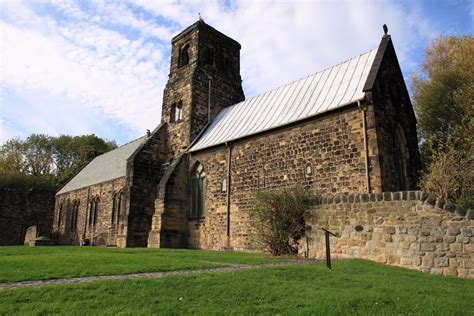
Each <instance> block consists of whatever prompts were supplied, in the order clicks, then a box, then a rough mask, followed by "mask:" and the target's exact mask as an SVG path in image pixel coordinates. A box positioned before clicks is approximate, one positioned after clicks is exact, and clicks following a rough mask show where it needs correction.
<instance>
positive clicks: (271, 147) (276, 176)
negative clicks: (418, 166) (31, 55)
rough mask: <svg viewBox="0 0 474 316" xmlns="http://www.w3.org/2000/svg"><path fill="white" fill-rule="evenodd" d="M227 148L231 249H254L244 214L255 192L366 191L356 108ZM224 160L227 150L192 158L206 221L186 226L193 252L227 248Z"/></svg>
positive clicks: (208, 151) (222, 147)
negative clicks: (202, 187)
mask: <svg viewBox="0 0 474 316" xmlns="http://www.w3.org/2000/svg"><path fill="white" fill-rule="evenodd" d="M229 146H230V147H231V151H230V152H231V159H230V161H231V168H230V170H231V177H230V179H231V186H230V187H231V189H230V194H231V197H230V201H231V211H230V219H231V220H230V245H231V246H232V247H233V249H235V250H251V249H253V247H254V246H253V242H252V240H251V236H250V235H249V227H248V225H247V221H248V220H247V213H248V210H249V208H250V207H251V206H252V204H253V201H254V192H255V191H257V190H267V189H273V188H278V187H289V186H295V185H304V186H307V187H310V188H311V190H312V191H313V192H315V193H316V192H321V193H323V194H336V193H348V192H360V193H362V192H365V190H366V185H367V184H366V183H367V179H366V173H365V172H366V171H365V152H364V137H363V128H362V116H361V111H360V110H359V109H358V108H357V107H356V106H353V107H346V108H344V109H342V110H339V111H334V112H332V113H327V114H325V115H321V116H319V117H317V118H313V119H311V120H309V121H307V122H305V123H300V124H298V125H295V126H288V127H286V128H283V129H280V130H277V131H272V132H271V133H267V134H263V135H258V136H255V137H251V138H248V139H244V140H241V141H238V142H235V143H230V144H229ZM228 155H229V148H227V147H225V146H221V147H218V148H213V149H207V150H205V151H202V152H197V153H192V154H191V158H190V164H189V165H190V168H191V170H192V167H193V166H194V165H195V164H196V163H197V162H200V163H201V164H202V165H203V167H204V169H205V171H206V175H207V176H206V183H207V188H206V214H205V218H203V219H200V220H192V221H190V225H189V235H190V239H189V242H190V244H189V245H190V246H192V247H201V248H207V249H216V250H218V249H223V248H224V247H226V246H227V241H226V223H227V203H226V196H227V193H226V192H223V191H222V183H223V181H224V180H225V179H226V177H227V168H228V165H227V164H228ZM308 166H310V167H311V169H312V172H311V173H308V172H307V170H306V169H307V167H308Z"/></svg>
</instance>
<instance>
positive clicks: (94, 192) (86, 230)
mask: <svg viewBox="0 0 474 316" xmlns="http://www.w3.org/2000/svg"><path fill="white" fill-rule="evenodd" d="M124 187H125V177H122V178H117V179H114V180H111V181H107V182H103V183H98V184H95V185H92V186H89V187H86V188H82V189H78V190H74V191H71V192H67V193H64V194H61V195H57V197H56V207H55V211H54V221H53V239H54V240H55V241H56V242H57V243H58V244H65V245H78V244H79V241H80V239H81V237H82V236H83V235H85V236H86V238H87V239H89V240H90V241H91V242H92V244H93V245H97V246H105V245H107V246H115V245H116V244H117V236H118V235H121V234H123V232H124V229H125V227H126V225H127V216H126V214H125V207H124V205H126V200H125V196H123V200H122V210H121V217H120V219H119V221H118V223H112V208H113V197H114V194H115V193H117V194H118V193H120V192H123V191H124ZM93 198H98V199H99V201H100V202H99V211H98V213H97V222H96V224H95V225H93V224H92V225H89V216H90V201H91V200H92V199H93ZM74 202H76V203H79V208H78V212H77V218H76V219H75V220H74V222H73V224H74V223H75V225H71V221H72V217H73V214H74V213H73V205H74Z"/></svg>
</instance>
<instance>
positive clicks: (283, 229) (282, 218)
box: [249, 187, 311, 256]
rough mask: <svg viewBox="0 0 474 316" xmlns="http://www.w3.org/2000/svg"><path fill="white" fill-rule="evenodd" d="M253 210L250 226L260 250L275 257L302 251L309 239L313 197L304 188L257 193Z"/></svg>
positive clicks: (251, 211)
mask: <svg viewBox="0 0 474 316" xmlns="http://www.w3.org/2000/svg"><path fill="white" fill-rule="evenodd" d="M255 198H256V202H255V205H254V206H253V207H252V208H251V210H250V213H249V214H250V222H251V224H252V226H253V230H254V233H255V236H256V240H257V242H258V244H259V246H260V248H264V249H266V250H268V251H269V252H270V253H271V254H272V255H274V256H280V255H285V254H293V253H296V252H297V251H298V240H300V239H301V238H302V237H304V235H305V226H306V225H305V222H306V218H307V217H308V214H309V208H310V205H311V194H310V192H309V190H307V189H305V188H303V187H294V188H288V189H279V190H275V191H268V192H257V193H256V194H255Z"/></svg>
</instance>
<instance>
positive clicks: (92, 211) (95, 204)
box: [89, 197, 100, 226]
mask: <svg viewBox="0 0 474 316" xmlns="http://www.w3.org/2000/svg"><path fill="white" fill-rule="evenodd" d="M99 207H100V200H99V197H95V198H92V200H91V201H90V203H89V225H94V226H95V225H96V224H97V214H98V212H99Z"/></svg>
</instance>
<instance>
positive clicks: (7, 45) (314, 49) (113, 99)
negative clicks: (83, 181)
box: [0, 0, 437, 139]
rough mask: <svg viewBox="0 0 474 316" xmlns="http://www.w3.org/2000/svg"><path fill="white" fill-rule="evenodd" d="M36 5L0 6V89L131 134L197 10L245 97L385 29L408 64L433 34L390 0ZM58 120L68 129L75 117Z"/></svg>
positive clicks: (150, 106) (417, 13) (367, 42)
mask: <svg viewBox="0 0 474 316" xmlns="http://www.w3.org/2000/svg"><path fill="white" fill-rule="evenodd" d="M40 4H41V5H42V6H43V7H42V8H43V10H40V11H38V10H36V11H35V10H34V8H33V7H34V5H35V4H34V3H33V4H28V5H24V4H22V3H21V2H16V1H15V2H3V3H2V11H3V13H2V14H1V15H0V17H1V18H0V32H1V42H0V45H1V49H0V72H1V78H0V88H1V89H2V91H3V90H4V89H6V88H8V89H9V91H10V90H11V91H15V93H17V94H23V95H25V96H28V97H27V98H26V99H29V100H31V99H32V96H34V95H38V94H41V95H50V96H51V97H52V98H55V99H62V100H63V102H62V107H63V108H68V107H70V109H71V112H73V113H77V109H78V108H81V109H83V111H90V113H95V115H97V116H100V117H102V118H103V119H104V121H105V120H113V121H116V122H117V123H118V124H124V125H125V126H127V127H129V128H130V130H132V131H135V134H133V132H132V134H133V135H132V134H131V135H130V138H131V137H133V136H136V135H137V134H141V131H142V130H144V129H145V128H152V127H153V126H155V125H156V124H157V123H158V122H159V120H160V111H161V101H162V91H163V89H164V86H165V83H166V80H167V75H168V65H169V64H168V62H169V61H168V58H169V49H170V39H171V37H172V36H173V35H175V34H177V32H179V31H180V30H182V29H183V28H184V27H186V26H188V25H190V24H191V23H193V22H194V21H195V20H196V19H197V13H198V12H200V13H201V14H202V16H203V18H204V19H205V20H206V22H207V23H209V24H210V25H212V26H214V27H215V28H217V29H218V30H221V31H222V32H224V33H225V34H227V35H229V36H231V37H233V38H234V39H236V40H237V41H239V42H240V43H241V44H242V52H241V55H242V58H241V72H242V78H243V80H244V87H245V89H246V95H247V96H252V95H255V94H259V93H263V92H264V91H265V90H268V89H271V88H274V87H276V86H279V85H282V84H285V83H287V82H289V81H293V80H296V79H298V78H300V77H303V76H306V75H308V74H311V73H314V72H316V71H318V70H321V69H322V68H325V67H328V66H330V65H332V64H335V63H338V62H341V61H343V60H345V59H348V58H350V57H352V56H354V55H357V54H360V53H363V52H366V51H368V50H370V49H372V48H375V47H376V46H377V45H378V43H379V40H380V37H381V36H382V24H384V23H387V24H388V25H389V28H390V33H391V34H392V35H393V38H394V41H395V44H396V49H397V52H398V56H399V58H400V62H401V63H402V64H403V65H405V64H408V65H410V66H409V67H413V63H412V60H411V56H412V54H413V51H415V50H419V45H420V44H419V43H420V42H423V41H426V39H427V38H430V37H432V36H434V34H436V32H437V31H436V30H435V29H434V28H433V27H432V26H431V24H430V23H429V22H428V21H427V19H426V18H425V17H424V16H423V12H422V11H421V10H420V9H419V8H417V7H416V6H415V7H413V6H412V7H406V6H402V5H400V4H398V3H396V2H391V1H378V2H372V1H343V2H333V1H317V2H315V1H304V2H268V1H239V0H236V1H232V2H230V4H229V5H230V6H229V5H227V6H226V5H224V3H223V2H220V1H189V2H171V1H147V0H136V1H135V2H133V3H124V2H116V3H113V2H112V3H110V2H103V1H93V2H88V3H87V7H88V8H87V9H84V8H83V7H81V6H80V5H78V4H76V3H74V2H72V1H56V0H55V1H53V2H52V3H51V5H48V4H44V3H40ZM44 7H48V10H49V11H48V10H46V13H45V9H44ZM138 9H139V10H138ZM37 12H41V13H37ZM144 12H145V13H146V14H144ZM59 15H61V18H58V16H59ZM2 93H3V92H2ZM32 102H33V101H32ZM2 106H4V105H3V101H2ZM8 106H11V104H9V105H8ZM43 106H44V107H45V108H44V110H42V111H43V112H42V113H45V114H48V115H49V116H50V117H54V116H55V113H57V112H60V113H61V115H66V116H67V112H65V113H64V112H63V111H58V109H57V106H58V102H53V103H52V104H44V105H43ZM25 110H26V112H27V109H25ZM1 111H2V113H1V115H0V117H1V119H2V122H1V123H2V125H3V126H5V125H6V124H5V122H6V121H8V122H10V123H11V124H10V123H9V124H10V125H9V127H8V133H6V132H2V133H3V134H4V135H7V136H8V137H10V136H11V135H13V133H15V126H14V125H15V123H14V121H15V118H8V117H3V116H4V114H3V113H4V111H3V110H1ZM38 119H44V120H46V118H38ZM75 119H76V124H78V125H79V126H82V127H85V128H86V129H87V128H96V127H95V126H91V125H90V124H87V122H83V123H81V122H79V120H80V119H90V116H81V117H77V118H75ZM60 120H63V121H64V122H67V124H74V119H73V120H72V122H71V120H70V119H68V118H65V117H61V118H60ZM65 124H66V123H65ZM36 126H37V127H38V125H36ZM63 126H64V125H63ZM55 128H57V129H60V128H61V125H55ZM2 129H4V130H6V128H5V127H2ZM67 130H70V129H67ZM79 130H82V129H79ZM18 131H19V130H18ZM31 132H35V130H31ZM60 132H62V131H61V130H57V131H56V133H60ZM89 132H95V131H94V130H92V131H89ZM52 133H54V131H53V132H52ZM4 135H2V138H3V139H5V137H4Z"/></svg>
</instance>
